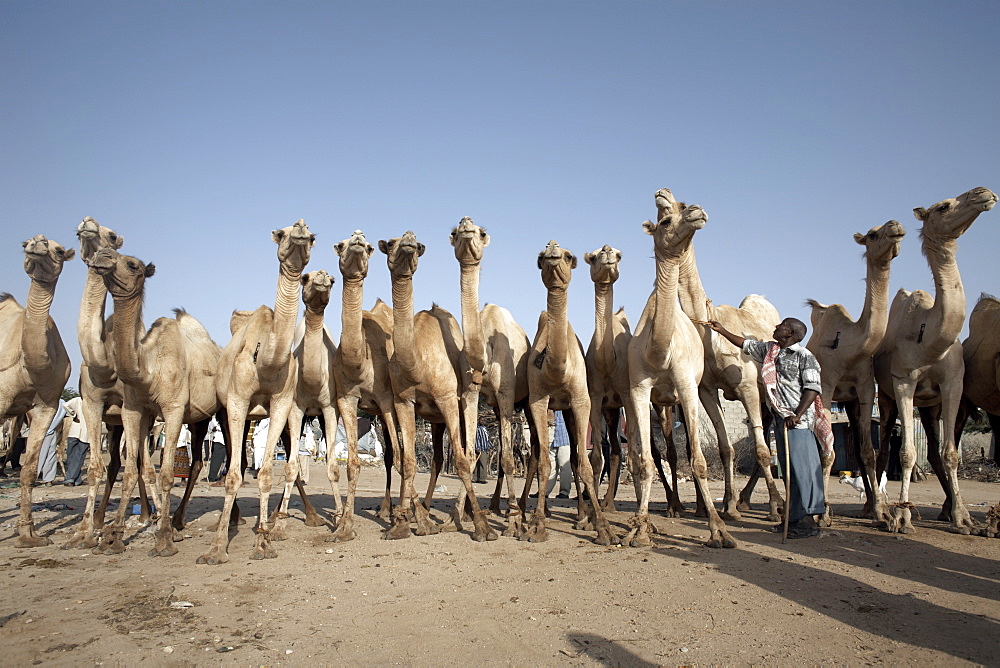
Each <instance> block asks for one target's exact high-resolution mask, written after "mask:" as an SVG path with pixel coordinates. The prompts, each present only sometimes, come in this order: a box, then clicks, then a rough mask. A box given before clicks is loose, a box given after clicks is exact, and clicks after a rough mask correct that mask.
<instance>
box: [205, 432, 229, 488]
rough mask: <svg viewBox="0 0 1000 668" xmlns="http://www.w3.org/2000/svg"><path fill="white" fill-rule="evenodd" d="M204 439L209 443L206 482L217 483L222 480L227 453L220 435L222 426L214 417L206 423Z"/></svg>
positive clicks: (224, 440)
mask: <svg viewBox="0 0 1000 668" xmlns="http://www.w3.org/2000/svg"><path fill="white" fill-rule="evenodd" d="M206 439H207V440H208V442H209V454H208V481H209V482H219V481H220V480H222V475H223V470H222V469H223V466H224V465H225V463H226V456H227V454H228V453H227V452H226V439H225V438H224V437H223V435H222V425H220V424H219V420H218V419H216V417H215V416H214V415H213V416H212V419H211V420H210V421H209V422H208V434H207V436H206ZM220 487H221V485H220Z"/></svg>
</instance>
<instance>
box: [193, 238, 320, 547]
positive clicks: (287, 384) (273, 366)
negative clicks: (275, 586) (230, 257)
mask: <svg viewBox="0 0 1000 668" xmlns="http://www.w3.org/2000/svg"><path fill="white" fill-rule="evenodd" d="M271 240H272V241H273V242H274V243H275V244H277V246H278V287H277V291H276V295H275V300H274V308H273V309H272V308H270V307H268V306H259V307H258V308H257V309H256V310H255V311H233V315H232V318H231V319H230V323H229V329H230V331H231V332H232V334H233V337H232V339H231V340H230V341H229V343H228V344H226V347H225V348H224V349H223V351H222V357H221V358H220V360H219V365H218V374H217V376H216V382H215V390H216V392H217V393H218V397H219V400H220V401H221V402H222V404H223V405H224V406H225V408H226V412H227V417H228V420H227V421H228V425H229V434H230V440H229V444H228V445H229V459H230V461H231V462H232V464H231V465H230V467H229V471H228V473H227V474H226V500H225V502H224V503H223V507H222V515H221V516H222V517H228V516H229V514H230V513H231V511H232V508H233V504H234V503H235V501H236V493H237V492H238V491H239V489H240V485H241V484H242V482H243V467H242V465H241V464H240V462H242V459H243V443H244V438H245V425H246V421H247V420H256V419H261V418H264V417H270V419H271V426H270V429H268V432H267V442H266V445H265V449H264V463H263V465H262V466H261V468H260V470H259V471H258V472H257V488H258V490H259V492H260V513H259V516H258V518H257V528H256V532H257V538H256V541H255V544H254V549H253V551H252V552H251V554H250V558H251V559H273V558H275V557H277V556H278V552H277V550H276V549H275V548H274V546H273V545H272V543H271V520H270V518H269V517H268V514H267V510H268V499H269V496H270V493H271V483H272V478H273V474H272V468H273V466H274V448H275V445H277V443H278V438H279V436H280V435H281V432H282V430H284V427H285V424H286V422H287V420H288V414H289V412H290V411H291V409H292V404H293V403H294V401H295V381H296V378H297V370H296V362H295V359H294V358H293V357H292V354H291V347H292V339H293V337H294V334H295V319H296V316H297V315H298V310H299V309H298V301H299V289H300V285H301V283H300V281H301V278H302V271H303V270H304V269H305V266H306V264H308V263H309V256H310V253H311V251H312V247H313V245H314V244H315V243H316V236H315V235H314V234H312V233H311V232H310V231H309V227H308V226H307V225H306V223H305V221H304V220H302V219H299V220H297V221H296V222H295V223H294V224H292V225H290V226H288V227H285V228H282V229H280V230H273V231H272V232H271ZM241 434H244V438H240V435H241ZM294 450H296V448H295V447H289V451H290V452H291V451H294ZM301 492H302V490H301V489H300V490H299V493H300V494H301ZM279 536H280V532H279V533H278V534H276V536H275V537H276V538H277V537H279ZM228 548H229V534H228V527H227V525H226V523H225V522H221V521H220V522H219V525H218V527H217V528H216V532H215V536H214V538H213V539H212V544H211V545H210V546H209V550H208V552H207V553H205V554H203V555H201V556H199V557H198V559H197V563H199V564H209V565H218V564H224V563H226V562H228V561H229V549H228Z"/></svg>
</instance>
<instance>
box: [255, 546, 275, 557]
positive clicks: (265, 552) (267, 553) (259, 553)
mask: <svg viewBox="0 0 1000 668" xmlns="http://www.w3.org/2000/svg"><path fill="white" fill-rule="evenodd" d="M277 556H278V552H277V550H275V549H274V548H273V547H271V546H270V545H268V546H267V547H266V548H260V547H258V548H254V551H253V552H251V553H250V558H251V559H257V560H261V559H274V558H276V557H277Z"/></svg>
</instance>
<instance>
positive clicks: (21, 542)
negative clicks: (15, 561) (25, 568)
mask: <svg viewBox="0 0 1000 668" xmlns="http://www.w3.org/2000/svg"><path fill="white" fill-rule="evenodd" d="M51 544H52V541H51V540H49V539H48V538H46V537H45V536H18V537H17V540H16V541H14V547H23V548H31V547H42V546H44V545H51Z"/></svg>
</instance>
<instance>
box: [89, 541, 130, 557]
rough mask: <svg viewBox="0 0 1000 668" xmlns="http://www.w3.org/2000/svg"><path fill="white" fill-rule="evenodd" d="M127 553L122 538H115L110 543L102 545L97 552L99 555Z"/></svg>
mask: <svg viewBox="0 0 1000 668" xmlns="http://www.w3.org/2000/svg"><path fill="white" fill-rule="evenodd" d="M124 551H125V543H123V542H122V540H121V539H120V538H115V539H114V540H112V541H111V542H110V543H104V544H102V545H101V546H100V547H99V548H98V549H97V550H95V552H98V553H99V554H121V553H122V552H124Z"/></svg>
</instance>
